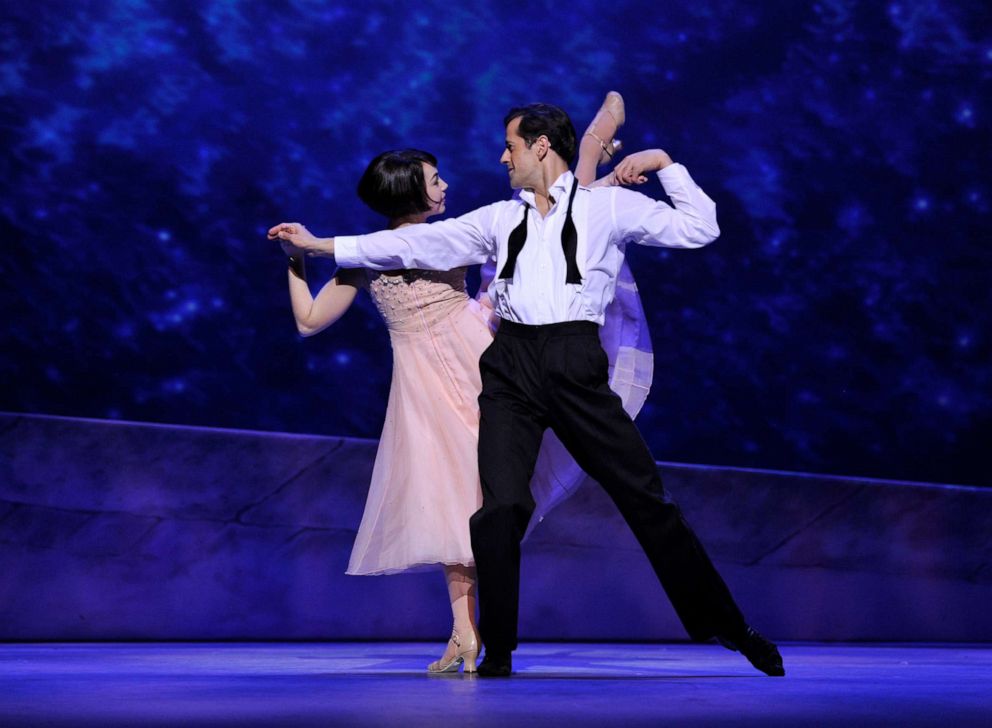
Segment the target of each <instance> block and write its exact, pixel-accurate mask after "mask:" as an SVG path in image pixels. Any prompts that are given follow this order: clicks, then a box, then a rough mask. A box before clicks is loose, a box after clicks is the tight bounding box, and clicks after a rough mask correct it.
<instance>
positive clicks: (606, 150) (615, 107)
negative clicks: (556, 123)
mask: <svg viewBox="0 0 992 728" xmlns="http://www.w3.org/2000/svg"><path fill="white" fill-rule="evenodd" d="M607 116H609V117H611V118H612V121H613V124H614V129H613V133H612V134H609V135H606V134H603V135H601V134H598V133H597V132H596V126H597V124H606V123H609V122H608V121H607V118H606V117H607ZM626 120H627V115H626V112H625V111H624V104H623V96H621V95H620V94H618V93H617V92H616V91H610V92H609V93H608V94H606V98H605V99H603V105H602V106H600V107H599V111H597V112H596V116H594V117H593V119H592V121H591V122H590V123H589V128H588V129H586V131H585V135H588V136H591V137H592V138H593V139H595V140H596V141H597V142H599V146H600V147H601V148H602V150H603V152H602V154H600V155H599V164H600V165H603V164H606V163H607V162H609V161H610V160H611V159H613V155H614V154H616V153H617V152H619V151H620V150H621V149H623V142H622V141H620V140H619V139H614V138H613V137H614V136H616V133H617V131H618V130H619V129H620V127H621V126H623V123H624V121H626ZM585 135H584V136H585ZM603 136H609V137H610V140H609V141H604V139H603Z"/></svg>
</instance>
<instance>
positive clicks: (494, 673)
mask: <svg viewBox="0 0 992 728" xmlns="http://www.w3.org/2000/svg"><path fill="white" fill-rule="evenodd" d="M512 672H513V660H512V658H511V657H510V653H509V652H507V653H506V654H500V653H498V652H491V651H490V650H486V656H485V657H483V658H482V662H480V663H479V677H510V673H512Z"/></svg>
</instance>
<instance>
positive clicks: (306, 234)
mask: <svg viewBox="0 0 992 728" xmlns="http://www.w3.org/2000/svg"><path fill="white" fill-rule="evenodd" d="M268 237H269V240H278V241H279V244H280V245H281V246H282V249H283V252H285V253H286V255H289V256H294V255H334V238H318V237H317V236H316V235H314V234H313V233H312V232H310V231H309V230H307V228H306V226H305V225H303V223H299V222H281V223H279V224H278V225H273V226H272V227H271V228H269V234H268Z"/></svg>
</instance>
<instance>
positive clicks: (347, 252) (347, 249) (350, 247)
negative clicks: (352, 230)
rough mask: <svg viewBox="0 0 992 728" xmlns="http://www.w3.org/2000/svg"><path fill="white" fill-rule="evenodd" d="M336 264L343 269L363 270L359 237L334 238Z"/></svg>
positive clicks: (339, 236) (336, 236)
mask: <svg viewBox="0 0 992 728" xmlns="http://www.w3.org/2000/svg"><path fill="white" fill-rule="evenodd" d="M334 262H335V263H337V264H338V265H339V266H341V267H342V268H361V267H362V262H361V260H360V258H359V250H358V236H357V235H335V236H334Z"/></svg>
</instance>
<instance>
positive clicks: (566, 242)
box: [499, 180, 582, 283]
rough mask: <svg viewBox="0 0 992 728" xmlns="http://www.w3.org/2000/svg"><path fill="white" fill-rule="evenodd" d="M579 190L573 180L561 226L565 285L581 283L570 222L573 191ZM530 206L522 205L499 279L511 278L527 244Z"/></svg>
mask: <svg viewBox="0 0 992 728" xmlns="http://www.w3.org/2000/svg"><path fill="white" fill-rule="evenodd" d="M577 189H579V181H578V180H573V182H572V192H571V194H570V195H569V196H568V209H567V210H566V211H565V222H564V224H563V225H562V226H561V249H562V252H563V253H564V254H565V266H566V273H565V283H582V276H581V275H580V274H579V266H578V263H576V261H575V252H576V249H577V248H578V241H579V237H578V233H576V231H575V223H574V222H572V202H573V201H574V200H575V191H576V190H577ZM529 210H530V205H527V204H526V203H525V204H524V219H523V220H521V221H520V224H519V225H517V226H516V227H515V228H513V232H511V233H510V238H509V240H508V241H507V244H506V247H507V251H506V263H504V264H503V270H501V271H500V274H499V277H500V278H513V271H514V270H515V269H516V267H517V256H518V255H520V251H521V250H523V247H524V243H526V242H527V212H528V211H529Z"/></svg>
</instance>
